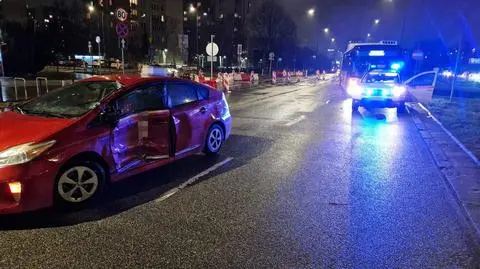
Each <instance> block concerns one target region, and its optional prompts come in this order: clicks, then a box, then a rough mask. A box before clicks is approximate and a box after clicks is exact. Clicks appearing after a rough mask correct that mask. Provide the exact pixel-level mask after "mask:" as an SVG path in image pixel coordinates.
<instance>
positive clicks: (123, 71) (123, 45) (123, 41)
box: [122, 38, 125, 74]
mask: <svg viewBox="0 0 480 269" xmlns="http://www.w3.org/2000/svg"><path fill="white" fill-rule="evenodd" d="M124 50H125V39H123V38H122V73H123V74H125V53H124Z"/></svg>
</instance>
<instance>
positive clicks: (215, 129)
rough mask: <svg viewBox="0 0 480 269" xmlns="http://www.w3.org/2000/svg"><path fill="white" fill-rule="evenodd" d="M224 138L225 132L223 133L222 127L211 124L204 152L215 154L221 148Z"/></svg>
mask: <svg viewBox="0 0 480 269" xmlns="http://www.w3.org/2000/svg"><path fill="white" fill-rule="evenodd" d="M224 138H225V134H224V133H223V129H222V128H221V127H220V126H219V125H218V124H214V125H212V127H210V129H209V131H208V135H207V141H206V143H205V153H206V154H207V155H215V154H217V153H218V152H219V151H220V149H221V148H222V145H223V141H224Z"/></svg>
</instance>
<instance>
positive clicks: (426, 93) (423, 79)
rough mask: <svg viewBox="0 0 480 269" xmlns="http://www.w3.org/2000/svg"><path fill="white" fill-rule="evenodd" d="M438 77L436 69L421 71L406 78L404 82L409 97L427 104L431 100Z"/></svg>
mask: <svg viewBox="0 0 480 269" xmlns="http://www.w3.org/2000/svg"><path fill="white" fill-rule="evenodd" d="M437 77H438V69H434V70H432V71H427V72H423V73H420V74H417V75H415V76H413V77H411V78H409V79H407V80H406V81H405V82H404V84H405V86H406V87H407V91H408V93H409V94H410V97H413V99H414V100H415V101H417V102H420V103H423V104H428V103H430V102H431V101H432V97H433V91H434V89H435V86H436V83H437Z"/></svg>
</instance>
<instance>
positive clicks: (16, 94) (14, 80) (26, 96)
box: [13, 78, 28, 100]
mask: <svg viewBox="0 0 480 269" xmlns="http://www.w3.org/2000/svg"><path fill="white" fill-rule="evenodd" d="M17 81H23V90H24V92H25V99H28V92H27V80H25V79H24V78H13V85H14V87H15V100H18V87H17Z"/></svg>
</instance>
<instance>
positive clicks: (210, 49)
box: [206, 35, 218, 80]
mask: <svg viewBox="0 0 480 269" xmlns="http://www.w3.org/2000/svg"><path fill="white" fill-rule="evenodd" d="M214 38H215V35H211V36H210V43H208V45H207V48H206V51H207V54H208V55H209V56H210V72H211V73H210V80H213V60H214V59H213V57H214V56H217V54H218V45H217V44H215V43H213V39H214ZM207 60H208V59H207Z"/></svg>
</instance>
